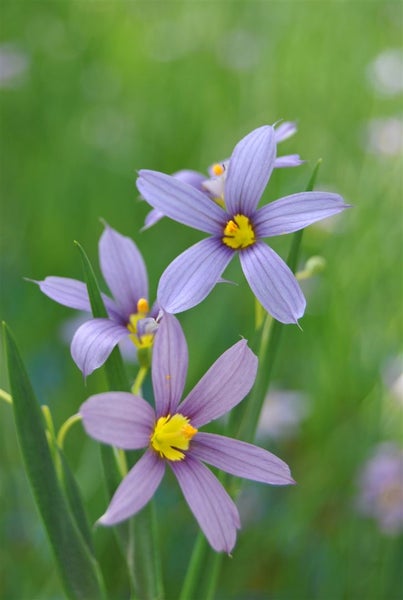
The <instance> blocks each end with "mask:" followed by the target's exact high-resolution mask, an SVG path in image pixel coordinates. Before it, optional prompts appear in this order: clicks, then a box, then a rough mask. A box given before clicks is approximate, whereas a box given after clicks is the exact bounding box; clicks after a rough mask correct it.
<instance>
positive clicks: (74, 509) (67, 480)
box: [57, 448, 94, 554]
mask: <svg viewBox="0 0 403 600" xmlns="http://www.w3.org/2000/svg"><path fill="white" fill-rule="evenodd" d="M57 451H58V454H59V457H60V464H61V468H62V478H63V481H62V483H63V488H64V493H65V495H66V498H67V500H68V503H69V506H70V510H71V513H72V516H73V517H74V519H75V521H76V524H77V527H78V528H79V530H80V531H81V535H82V536H83V538H84V541H85V542H86V544H87V546H88V549H89V551H90V553H91V554H94V544H93V540H92V534H91V528H90V525H89V522H88V517H87V513H86V511H85V508H84V505H83V501H82V499H81V492H80V489H79V487H78V485H77V481H76V479H75V477H74V475H73V473H72V471H71V469H70V466H69V464H68V462H67V460H66V457H65V456H64V453H63V450H60V448H58V449H57Z"/></svg>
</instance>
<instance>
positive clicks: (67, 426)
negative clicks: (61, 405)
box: [56, 414, 82, 450]
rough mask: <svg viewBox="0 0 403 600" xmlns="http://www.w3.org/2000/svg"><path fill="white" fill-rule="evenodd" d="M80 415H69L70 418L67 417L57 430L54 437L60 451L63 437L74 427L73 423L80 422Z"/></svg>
mask: <svg viewBox="0 0 403 600" xmlns="http://www.w3.org/2000/svg"><path fill="white" fill-rule="evenodd" d="M81 418H82V417H81V415H78V414H76V415H71V417H69V418H68V419H67V420H66V421H65V422H64V423H63V425H62V426H61V427H60V429H59V433H58V434H57V437H56V443H57V445H58V446H59V448H60V449H62V450H63V445H64V440H65V437H66V435H67V433H68V431H69V430H70V429H71V427H73V425H75V423H78V422H79V421H81Z"/></svg>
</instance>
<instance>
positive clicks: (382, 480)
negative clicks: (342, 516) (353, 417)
mask: <svg viewBox="0 0 403 600" xmlns="http://www.w3.org/2000/svg"><path fill="white" fill-rule="evenodd" d="M358 486H359V492H358V496H357V501H356V505H357V509H358V511H359V512H361V514H363V515H365V516H368V517H372V518H374V519H375V520H376V521H377V523H378V526H379V528H380V530H381V531H382V532H383V533H384V534H386V535H396V534H398V533H400V532H401V531H403V449H402V448H400V447H399V446H398V445H397V444H395V443H394V442H385V443H383V444H380V445H379V446H377V447H376V448H375V449H374V451H373V454H372V456H371V457H370V458H369V459H368V460H367V462H366V463H365V464H364V465H363V467H362V470H361V472H360V473H359V475H358Z"/></svg>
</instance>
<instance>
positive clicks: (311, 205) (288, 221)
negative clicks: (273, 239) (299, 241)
mask: <svg viewBox="0 0 403 600" xmlns="http://www.w3.org/2000/svg"><path fill="white" fill-rule="evenodd" d="M345 208H349V205H348V204H345V202H344V200H343V198H342V197H341V196H339V195H338V194H331V193H329V192H302V193H300V194H292V195H291V196H285V197H284V198H280V200H275V201H274V202H271V203H270V204H267V205H266V206H263V207H262V208H260V209H259V210H258V211H257V213H256V217H255V219H254V225H255V229H256V235H257V236H258V237H261V238H262V237H270V236H273V235H281V234H283V233H292V232H293V231H298V230H299V229H302V228H303V227H307V226H308V225H311V224H312V223H315V222H316V221H320V220H321V219H325V218H326V217H330V216H331V215H335V214H337V213H339V212H341V211H342V210H344V209H345Z"/></svg>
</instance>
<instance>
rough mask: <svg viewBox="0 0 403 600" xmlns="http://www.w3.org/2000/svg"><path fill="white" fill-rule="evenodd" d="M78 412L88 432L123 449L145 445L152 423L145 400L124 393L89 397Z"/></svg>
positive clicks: (150, 409)
mask: <svg viewBox="0 0 403 600" xmlns="http://www.w3.org/2000/svg"><path fill="white" fill-rule="evenodd" d="M79 414H80V415H81V416H82V418H83V424H84V428H85V431H86V432H87V433H88V435H90V436H91V437H93V438H94V439H96V440H98V441H99V442H103V443H104V444H110V445H112V446H116V447H117V448H123V449H124V450H137V449H139V448H145V447H146V446H148V444H149V442H150V435H151V433H152V430H153V425H154V422H155V414H154V411H153V409H152V408H151V406H150V405H149V404H148V402H146V401H145V400H143V399H142V398H139V397H138V396H133V394H129V393H128V392H106V393H104V394H97V395H95V396H91V397H90V398H88V400H86V401H85V402H84V404H82V405H81V408H80V411H79Z"/></svg>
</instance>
